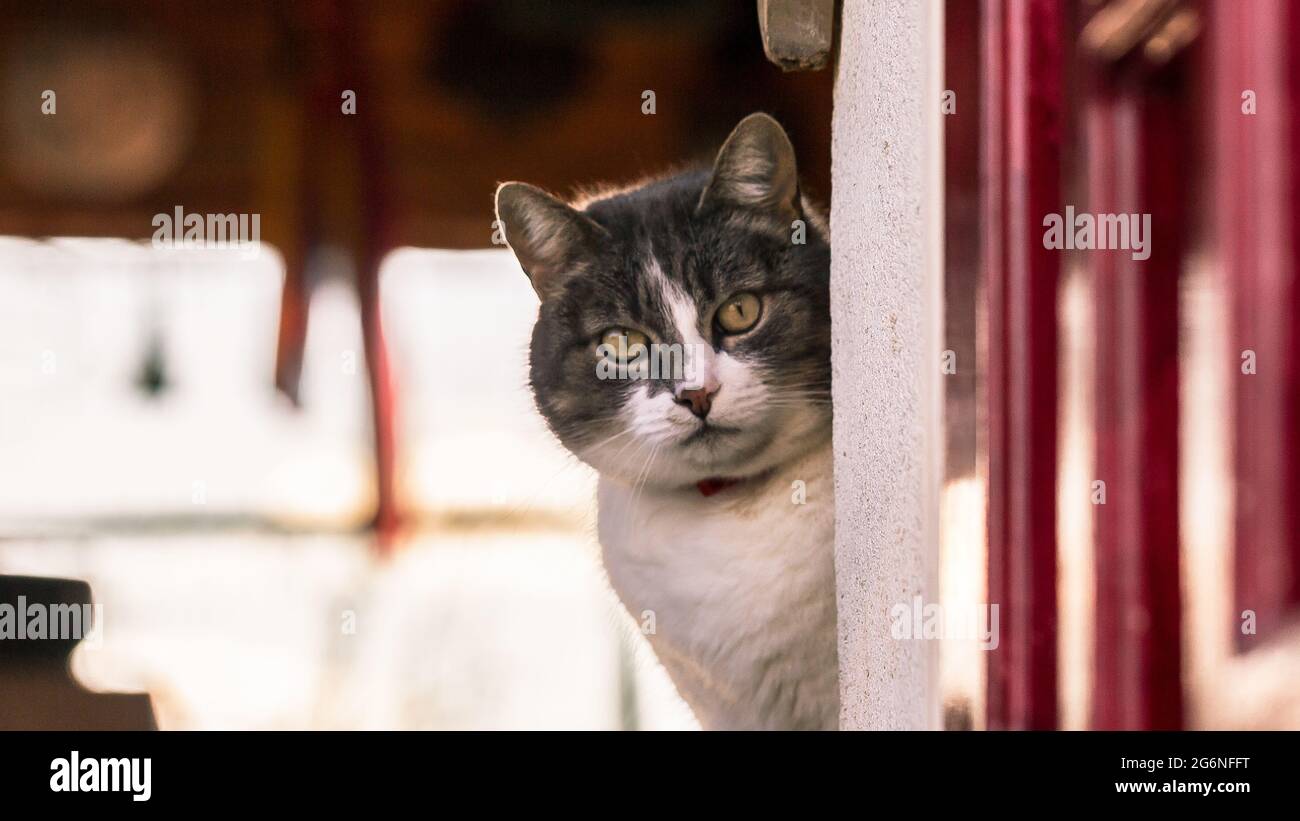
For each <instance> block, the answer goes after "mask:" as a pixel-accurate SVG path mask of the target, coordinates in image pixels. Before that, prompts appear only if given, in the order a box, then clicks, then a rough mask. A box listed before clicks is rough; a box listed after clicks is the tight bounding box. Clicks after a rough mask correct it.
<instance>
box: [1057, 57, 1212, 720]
mask: <svg viewBox="0 0 1300 821" xmlns="http://www.w3.org/2000/svg"><path fill="white" fill-rule="evenodd" d="M1182 74H1183V68H1182V64H1181V62H1180V63H1178V64H1176V65H1173V66H1166V67H1164V68H1163V69H1162V70H1160V71H1149V70H1147V68H1146V67H1144V66H1143V65H1142V64H1141V63H1140V62H1139V61H1138V60H1135V61H1134V62H1133V63H1130V64H1126V65H1121V66H1111V65H1105V64H1099V63H1090V64H1088V66H1087V70H1086V75H1087V76H1086V78H1085V80H1086V82H1085V87H1086V91H1085V115H1084V116H1085V135H1086V141H1087V179H1088V208H1087V211H1088V212H1089V213H1091V214H1093V215H1102V214H1105V215H1118V216H1124V215H1137V219H1138V225H1137V226H1133V225H1132V222H1131V221H1130V226H1131V228H1130V230H1132V227H1138V228H1139V229H1140V227H1141V225H1142V222H1141V221H1142V220H1144V219H1145V218H1146V216H1147V215H1149V216H1150V223H1149V225H1150V228H1149V231H1147V232H1144V234H1145V244H1146V251H1142V250H1141V249H1136V248H1118V249H1115V248H1110V249H1094V250H1089V251H1083V252H1081V253H1083V254H1084V255H1085V259H1086V261H1087V263H1088V268H1089V269H1090V271H1091V274H1092V284H1093V304H1094V314H1095V322H1096V324H1095V343H1094V344H1095V363H1096V366H1095V383H1094V392H1095V393H1094V395H1095V402H1094V409H1095V410H1094V413H1095V415H1094V428H1095V448H1096V454H1095V455H1096V461H1095V466H1094V476H1095V479H1096V480H1099V481H1101V482H1104V483H1105V484H1104V489H1103V486H1094V488H1093V492H1094V498H1093V499H1092V501H1093V540H1094V550H1095V553H1094V557H1095V559H1094V561H1095V573H1096V599H1095V601H1096V613H1095V633H1094V636H1095V648H1094V660H1093V699H1092V710H1093V717H1092V724H1093V726H1094V727H1095V728H1097V729H1129V730H1150V729H1177V728H1179V727H1181V726H1182V714H1183V698H1182V677H1181V667H1180V664H1181V662H1180V659H1181V653H1180V648H1181V634H1182V631H1181V618H1182V609H1181V606H1180V605H1181V603H1180V576H1179V535H1178V534H1179V518H1178V516H1179V510H1178V433H1179V428H1178V419H1179V413H1178V395H1179V394H1178V391H1179V388H1178V384H1179V383H1178V328H1179V325H1178V316H1179V312H1178V298H1179V288H1178V285H1179V279H1180V272H1181V270H1182V263H1183V247H1184V242H1183V236H1184V233H1185V231H1184V225H1185V222H1186V213H1185V212H1186V208H1185V203H1186V201H1187V191H1188V186H1187V185H1186V184H1185V183H1184V180H1185V178H1186V176H1187V166H1186V164H1185V162H1186V158H1187V157H1188V154H1189V151H1188V146H1187V134H1188V133H1189V132H1188V130H1187V128H1186V126H1185V123H1184V119H1185V117H1184V112H1185V111H1186V107H1187V106H1186V102H1185V99H1184V93H1183V90H1182V89H1183V83H1182ZM1097 230H1098V233H1099V234H1100V232H1101V228H1100V224H1099V225H1098V229H1097ZM1129 244H1130V246H1132V245H1136V244H1137V243H1135V242H1133V235H1132V234H1130V243H1129ZM1147 252H1149V254H1150V257H1149V258H1148V259H1145V260H1141V259H1135V256H1143V255H1144V254H1145V253H1147ZM1103 493H1104V495H1102V494H1103Z"/></svg>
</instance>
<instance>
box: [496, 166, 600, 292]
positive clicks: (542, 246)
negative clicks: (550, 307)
mask: <svg viewBox="0 0 1300 821" xmlns="http://www.w3.org/2000/svg"><path fill="white" fill-rule="evenodd" d="M496 204H497V219H498V220H500V224H501V227H502V228H503V229H505V238H506V244H507V245H509V246H510V250H512V251H514V253H515V258H516V259H518V260H519V265H520V266H521V267H522V268H523V269H524V273H525V274H527V275H528V278H529V279H530V280H531V281H532V283H533V290H535V291H537V295H538V296H539V297H541V299H542V300H543V301H545V300H546V299H547V298H549V297H551V296H553V295H555V294H556V293H558V291H559V288H560V285H561V284H562V283H563V281H564V280H565V279H567V278H568V276H569V275H570V274H573V273H576V272H578V271H580V270H581V269H582V268H583V267H585V266H586V265H587V264H589V263H590V262H591V260H592V259H594V257H595V256H596V249H597V247H598V243H599V242H600V240H601V238H602V237H603V236H604V235H605V233H606V232H605V229H604V228H602V227H601V226H599V225H597V224H596V223H595V222H594V221H593V220H592V219H591V218H590V217H588V216H587V215H586V214H584V213H582V212H581V211H578V210H576V209H574V208H571V207H570V206H568V205H566V204H564V203H563V202H560V201H559V200H558V199H556V198H555V197H552V196H551V195H550V194H548V193H546V192H545V191H543V190H542V189H540V188H538V187H537V186H534V185H528V184H527V183H522V182H505V183H502V184H501V185H500V186H498V187H497V197H496Z"/></svg>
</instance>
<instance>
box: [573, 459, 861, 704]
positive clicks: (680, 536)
mask: <svg viewBox="0 0 1300 821" xmlns="http://www.w3.org/2000/svg"><path fill="white" fill-rule="evenodd" d="M599 507H600V517H599V521H600V541H601V547H602V553H603V556H604V561H605V567H606V571H607V572H608V574H609V578H610V581H611V583H612V584H613V586H614V589H615V590H616V591H617V592H618V595H619V597H620V598H621V599H622V601H623V604H624V606H625V607H627V609H628V611H629V612H630V613H631V614H632V616H633V618H634V619H635V620H636V621H637V622H638V624H641V625H643V627H649V626H653V633H650V634H649V635H648V638H649V639H650V643H651V645H652V646H653V647H654V649H655V652H656V653H657V654H658V656H659V659H660V661H661V662H663V664H664V666H665V668H667V670H668V673H669V675H670V676H671V677H672V679H673V681H674V683H675V684H676V685H677V689H678V691H679V692H680V693H681V695H682V697H683V698H684V699H685V700H686V702H687V703H688V704H690V705H691V707H692V709H693V710H694V711H695V713H696V717H697V718H699V720H700V722H701V724H702V725H703V726H705V727H706V728H710V729H759V728H773V729H776V728H783V729H796V728H805V729H807V728H826V729H830V728H834V727H835V726H836V724H837V721H838V714H839V690H838V686H839V685H838V666H837V660H836V625H835V576H834V540H835V536H834V526H835V517H834V497H833V493H832V487H831V455H830V446H829V444H828V445H826V446H825V447H822V448H819V449H817V450H815V451H813V452H812V453H810V454H809V455H807V456H805V457H804V458H802V459H800V460H797V461H795V462H794V463H792V464H791V465H789V466H787V467H784V468H781V469H779V470H777V471H776V472H775V473H774V474H773V475H772V476H770V477H768V478H766V479H765V480H763V481H762V482H761V483H757V484H756V485H755V486H746V485H745V484H741V485H738V486H736V487H732V488H728V489H726V490H724V491H722V492H720V493H718V494H716V495H713V496H710V497H705V496H704V495H703V494H701V493H699V492H697V491H695V490H687V491H681V490H678V491H653V490H650V489H643V490H642V491H641V492H639V493H634V492H633V491H632V489H630V488H628V487H627V486H626V485H623V484H620V483H618V482H615V481H611V480H607V479H602V480H601V483H600V491H599Z"/></svg>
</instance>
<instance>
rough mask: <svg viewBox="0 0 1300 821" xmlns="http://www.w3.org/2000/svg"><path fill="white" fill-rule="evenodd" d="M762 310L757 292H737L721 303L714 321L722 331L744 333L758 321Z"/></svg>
mask: <svg viewBox="0 0 1300 821" xmlns="http://www.w3.org/2000/svg"><path fill="white" fill-rule="evenodd" d="M762 310H763V303H762V300H760V299H759V298H758V295H757V294H751V293H748V292H745V293H739V294H736V295H735V296H733V297H731V298H730V299H728V300H727V301H726V302H724V303H722V307H721V308H719V309H718V314H717V318H716V321H717V323H718V327H719V328H721V329H722V331H723V333H728V334H739V333H744V332H745V331H748V330H749V329H750V328H752V327H754V325H755V323H757V322H758V317H759V315H760V314H761V313H762Z"/></svg>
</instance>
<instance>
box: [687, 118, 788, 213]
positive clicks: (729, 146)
mask: <svg viewBox="0 0 1300 821" xmlns="http://www.w3.org/2000/svg"><path fill="white" fill-rule="evenodd" d="M716 205H723V206H729V207H732V208H746V209H753V210H756V211H764V212H768V213H772V214H774V215H776V216H778V217H780V218H782V219H797V218H799V216H800V214H801V213H802V210H803V209H802V208H801V207H800V205H799V175H798V171H797V169H796V167H795V161H794V146H793V145H791V144H790V138H789V137H787V136H786V133H785V129H783V128H781V124H780V123H778V122H777V121H776V120H774V119H772V118H771V117H769V116H768V115H766V114H763V113H758V114H750V115H749V116H748V117H746V118H745V119H743V120H741V121H740V124H739V125H737V126H736V128H735V130H734V131H732V132H731V136H730V137H728V138H727V141H726V142H725V143H723V145H722V150H720V151H719V152H718V159H717V160H716V161H715V162H714V164H713V176H712V177H711V178H710V179H709V184H708V186H707V187H705V189H704V193H703V195H701V196H700V203H699V206H698V210H704V209H706V208H709V207H712V206H716Z"/></svg>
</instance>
